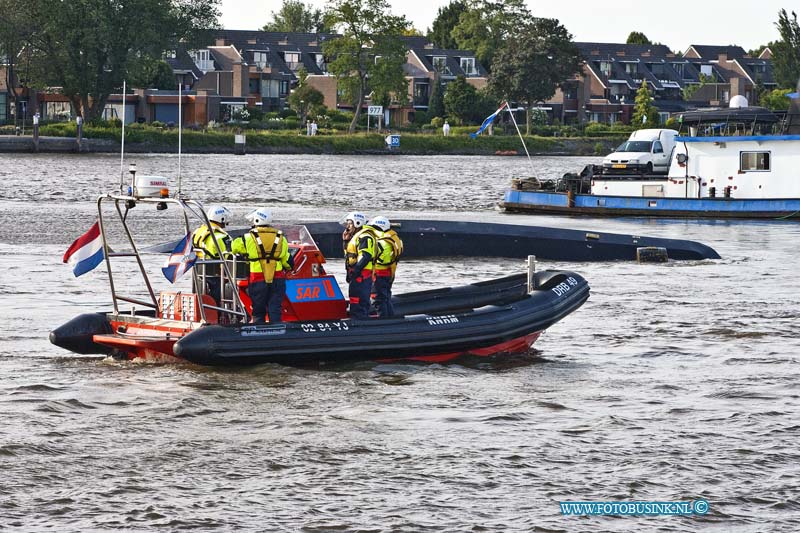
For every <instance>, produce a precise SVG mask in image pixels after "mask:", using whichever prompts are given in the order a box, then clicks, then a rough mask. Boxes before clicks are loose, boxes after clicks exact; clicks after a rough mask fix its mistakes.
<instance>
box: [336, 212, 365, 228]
mask: <svg viewBox="0 0 800 533" xmlns="http://www.w3.org/2000/svg"><path fill="white" fill-rule="evenodd" d="M348 220H352V221H353V225H354V226H355V227H357V228H360V227H361V226H363V225H364V224H366V223H367V215H365V214H364V213H359V212H358V211H351V212H349V213H347V214H346V215H345V216H344V218H343V219H342V221H341V224H342V226H346V225H347V221H348Z"/></svg>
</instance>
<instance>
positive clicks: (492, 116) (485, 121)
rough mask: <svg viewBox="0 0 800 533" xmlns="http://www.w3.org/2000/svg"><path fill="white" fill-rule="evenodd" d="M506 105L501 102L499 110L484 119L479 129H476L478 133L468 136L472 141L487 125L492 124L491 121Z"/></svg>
mask: <svg viewBox="0 0 800 533" xmlns="http://www.w3.org/2000/svg"><path fill="white" fill-rule="evenodd" d="M506 105H508V103H507V102H503V105H501V106H500V109H498V110H497V111H495V112H494V113H492V114H491V115H489V116H488V117H486V119H485V120H484V121H483V123H482V124H481V127H480V128H478V131H476V132H475V133H470V134H469V136H470V137H472V138H473V139H475V138H477V137H478V135H480V134H481V132H482V131H483V130H485V129H486V128H488V127H489V124H491V123H492V121H493V120H494V119H495V118H496V117H497V115H499V114H500V111H502V110H503V108H504V107H505V106H506Z"/></svg>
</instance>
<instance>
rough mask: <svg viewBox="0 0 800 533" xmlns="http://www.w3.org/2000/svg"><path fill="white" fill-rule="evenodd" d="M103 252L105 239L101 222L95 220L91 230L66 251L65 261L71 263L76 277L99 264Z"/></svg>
mask: <svg viewBox="0 0 800 533" xmlns="http://www.w3.org/2000/svg"><path fill="white" fill-rule="evenodd" d="M104 257H105V255H104V254H103V239H102V238H101V236H100V224H99V222H97V221H95V223H94V224H92V227H91V228H89V231H87V232H86V233H84V234H83V235H81V236H80V237H78V238H77V239H75V242H73V243H72V244H71V245H70V247H69V248H67V251H66V252H64V259H63V262H64V263H69V264H70V266H71V267H72V273H73V274H75V277H76V278H77V277H78V276H81V275H83V274H86V273H87V272H89V271H90V270H92V269H94V268H95V267H96V266H97V265H99V264H100V263H101V262H102V261H103V258H104Z"/></svg>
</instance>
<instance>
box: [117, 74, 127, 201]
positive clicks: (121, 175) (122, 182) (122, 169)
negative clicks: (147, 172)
mask: <svg viewBox="0 0 800 533" xmlns="http://www.w3.org/2000/svg"><path fill="white" fill-rule="evenodd" d="M126 91H127V85H126V83H125V80H122V148H121V149H120V151H119V192H120V193H122V191H123V189H124V187H125V109H126V108H125V92H126Z"/></svg>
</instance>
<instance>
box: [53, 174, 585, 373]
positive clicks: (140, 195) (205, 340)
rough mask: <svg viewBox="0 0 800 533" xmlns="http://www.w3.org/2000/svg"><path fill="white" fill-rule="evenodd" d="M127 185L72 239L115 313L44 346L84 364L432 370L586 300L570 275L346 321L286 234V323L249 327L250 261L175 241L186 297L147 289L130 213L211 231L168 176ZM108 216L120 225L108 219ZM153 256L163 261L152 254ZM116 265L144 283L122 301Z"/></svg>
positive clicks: (337, 300) (503, 348) (507, 348)
mask: <svg viewBox="0 0 800 533" xmlns="http://www.w3.org/2000/svg"><path fill="white" fill-rule="evenodd" d="M134 183H135V184H136V186H133V187H131V193H130V194H107V195H104V196H101V197H100V198H99V199H98V201H97V205H98V223H99V224H98V226H99V229H97V230H96V232H95V234H91V232H89V233H87V235H85V236H84V237H82V238H81V239H79V241H77V242H76V244H79V249H78V250H77V251H74V250H73V251H74V252H75V253H77V254H79V255H81V254H82V255H83V256H84V257H82V261H84V262H87V261H88V262H91V263H92V265H90V266H89V267H90V268H91V267H92V266H96V264H97V263H99V262H101V261H103V260H104V261H105V263H106V267H107V271H108V278H109V286H110V292H111V299H112V304H113V310H110V311H108V312H101V313H87V314H83V315H80V316H78V317H76V318H74V319H72V320H71V321H69V322H67V323H66V324H64V325H63V326H61V327H59V328H57V329H55V330H54V331H52V332H51V334H50V340H51V342H52V343H53V344H55V345H57V346H60V347H62V348H65V349H67V350H70V351H73V352H76V353H81V354H109V355H114V356H118V357H125V358H129V359H133V358H163V357H169V358H173V357H177V358H179V359H182V360H186V361H190V362H194V363H199V364H209V365H226V364H258V363H267V362H271V363H280V364H287V365H306V364H309V363H315V362H344V361H361V360H375V359H380V360H385V359H413V360H420V361H437V362H440V361H448V360H451V359H454V358H457V357H459V356H462V355H478V356H490V355H499V354H506V353H520V352H526V351H528V350H529V349H530V346H531V344H532V343H533V342H534V341H535V340H536V339H537V338H538V337H539V335H540V334H541V333H542V331H544V330H545V329H546V328H548V327H549V326H551V325H552V324H554V323H555V322H557V321H559V320H561V319H562V318H564V317H566V316H567V315H569V314H570V313H572V312H573V311H575V310H576V309H577V308H579V307H580V306H581V305H582V304H583V303H584V302H585V301H586V299H587V298H588V297H589V285H588V283H587V282H586V280H585V279H583V278H582V277H581V276H580V275H578V274H575V273H573V272H567V271H542V272H535V273H534V272H529V275H528V276H527V277H526V276H524V275H523V276H510V277H506V278H501V279H498V280H491V281H487V282H480V283H475V284H472V285H467V286H463V287H456V288H445V289H438V290H434V291H421V292H413V293H409V294H403V295H398V296H396V297H395V298H394V299H393V302H394V306H395V313H396V315H397V316H396V318H393V319H383V320H378V319H369V320H353V319H350V318H349V317H348V315H347V301H346V300H345V298H344V296H343V295H342V293H341V291H340V290H339V286H338V284H337V282H336V279H335V278H334V277H333V276H332V275H330V274H328V273H327V272H326V271H325V267H324V265H325V257H324V255H323V254H322V253H321V252H320V249H319V247H318V246H317V244H316V243H315V241H314V239H313V237H312V235H311V233H310V232H309V231H308V229H307V228H306V227H304V226H288V227H283V228H282V229H283V231H284V234H285V235H286V237H287V239H288V240H289V242H290V253H291V254H292V256H293V261H294V265H295V267H294V269H293V270H292V271H291V272H289V273H288V274H287V281H286V285H287V291H286V297H285V298H284V302H283V305H282V313H281V315H282V322H281V323H278V324H264V325H256V324H251V323H249V318H250V316H251V315H252V310H251V307H250V301H249V298H248V297H247V290H246V289H247V274H246V272H244V271H243V268H242V267H243V266H245V265H246V262H244V263H243V262H242V261H241V260H238V259H237V258H236V256H230V257H226V258H223V259H221V260H209V259H196V260H194V258H193V254H192V253H191V246H190V244H185V241H181V243H179V246H176V248H175V249H174V250H173V254H172V256H171V257H170V260H169V262H168V265H167V266H165V268H164V269H163V270H164V273H165V276H167V275H168V276H172V277H173V279H174V278H176V277H179V275H180V273H181V272H184V271H185V272H186V273H187V274H188V275H189V277H190V281H189V283H190V288H189V289H188V290H174V289H173V290H165V291H160V292H156V291H155V289H154V286H155V283H154V280H152V279H151V277H150V276H149V274H148V267H147V265H146V261H145V260H146V259H148V257H152V256H148V254H145V253H143V252H140V248H139V246H138V245H137V243H136V240H135V238H134V235H133V233H132V231H131V226H132V225H133V224H132V223H131V222H132V220H134V219H136V216H135V215H136V214H138V213H137V211H141V210H142V207H140V208H139V209H138V210H137V211H132V209H133V208H134V207H135V206H137V205H140V206H143V207H146V206H148V205H149V206H151V207H156V208H157V209H158V210H159V212H162V211H163V210H164V209H166V208H167V207H170V206H172V207H177V208H179V209H181V210H182V213H183V216H182V217H180V219H181V220H182V226H183V229H184V230H185V233H186V234H187V238H188V234H189V233H190V231H191V229H192V225H200V224H207V225H210V222H209V220H208V217H207V215H206V213H205V211H204V210H203V208H202V206H201V205H200V204H199V203H198V202H196V201H193V200H190V199H187V198H184V197H181V196H180V195H179V196H178V197H175V198H170V197H169V193H168V190H166V189H165V188H164V186H165V184H166V180H165V179H164V178H154V177H146V176H141V177H135V178H134ZM107 212H111V213H113V214H116V215H117V216H116V217H114V216H112V217H109V216H108V213H107ZM112 220H113V221H114V222H115V223H116V224H118V226H119V228H120V229H121V231H119V232H117V233H119V234H121V235H123V236H124V240H123V242H122V243H119V242H114V243H113V244H114V245H113V246H112V245H111V243H110V242H109V235H111V234H112V233H111V232H110V229H109V228H110V225H111V222H112ZM90 234H91V235H90ZM84 241H85V242H84ZM187 242H188V241H187ZM181 247H183V248H181ZM71 250H72V249H71ZM86 250H88V251H86ZM100 252H102V253H100ZM89 254H92V255H89ZM156 257H157V258H158V261H159V262H160V261H162V260H163V256H162V255H160V254H159V255H158V256H156ZM122 261H127V263H128V264H127V266H126V268H127V269H128V272H126V280H125V281H126V286H130V282H131V280H132V279H133V277H134V276H138V277H139V278H140V282H141V285H140V287H139V288H138V289H136V290H134V291H133V292H132V293H130V294H122V293H121V292H120V291H119V285H117V284H115V279H117V278H116V277H115V275H116V274H117V273H118V272H122V271H123V268H122V266H121V265H119V262H122ZM192 261H194V262H193V266H192V264H190V263H191V262H192ZM212 265H213V266H214V267H216V268H215V269H214V270H215V271H218V272H219V273H218V276H219V281H220V285H221V287H222V290H221V292H220V301H216V300H215V299H214V298H212V297H211V295H209V294H206V293H205V287H206V285H207V284H206V277H207V275H206V267H210V266H212ZM150 270H152V268H151V269H150ZM208 270H211V269H210V268H209V269H208ZM76 273H77V272H76ZM123 306H127V307H126V308H123Z"/></svg>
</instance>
